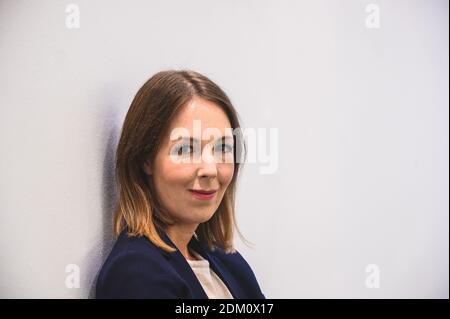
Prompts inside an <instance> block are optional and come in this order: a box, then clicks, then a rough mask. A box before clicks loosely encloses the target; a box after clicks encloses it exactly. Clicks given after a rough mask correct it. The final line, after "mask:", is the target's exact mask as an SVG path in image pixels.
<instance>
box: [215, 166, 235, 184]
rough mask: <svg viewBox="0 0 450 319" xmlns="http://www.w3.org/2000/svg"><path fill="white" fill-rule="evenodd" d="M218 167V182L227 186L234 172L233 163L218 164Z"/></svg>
mask: <svg viewBox="0 0 450 319" xmlns="http://www.w3.org/2000/svg"><path fill="white" fill-rule="evenodd" d="M219 165H220V166H219V167H218V170H219V172H218V173H219V182H220V183H221V184H222V185H223V186H224V187H227V186H228V185H229V184H230V182H231V180H232V179H233V174H234V165H233V164H219Z"/></svg>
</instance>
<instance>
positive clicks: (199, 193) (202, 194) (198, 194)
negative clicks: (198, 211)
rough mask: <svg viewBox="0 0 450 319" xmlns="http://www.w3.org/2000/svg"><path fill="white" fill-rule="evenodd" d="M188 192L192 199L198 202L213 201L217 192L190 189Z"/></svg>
mask: <svg viewBox="0 0 450 319" xmlns="http://www.w3.org/2000/svg"><path fill="white" fill-rule="evenodd" d="M189 191H190V192H191V194H192V196H193V197H194V198H196V199H200V200H209V199H213V198H214V197H215V196H216V193H217V190H203V189H190V190H189Z"/></svg>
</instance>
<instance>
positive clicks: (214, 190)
mask: <svg viewBox="0 0 450 319" xmlns="http://www.w3.org/2000/svg"><path fill="white" fill-rule="evenodd" d="M190 191H191V192H195V193H199V194H206V195H210V194H214V193H215V192H217V189H211V190H203V189H190Z"/></svg>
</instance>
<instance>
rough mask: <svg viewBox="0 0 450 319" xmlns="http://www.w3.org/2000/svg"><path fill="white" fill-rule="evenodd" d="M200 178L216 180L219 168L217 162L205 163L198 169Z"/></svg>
mask: <svg viewBox="0 0 450 319" xmlns="http://www.w3.org/2000/svg"><path fill="white" fill-rule="evenodd" d="M198 176H199V177H206V178H214V177H216V176H217V166H216V163H215V162H211V163H207V162H203V163H202V164H201V166H200V168H199V169H198Z"/></svg>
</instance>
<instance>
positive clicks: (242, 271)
mask: <svg viewBox="0 0 450 319" xmlns="http://www.w3.org/2000/svg"><path fill="white" fill-rule="evenodd" d="M210 255H211V256H213V257H214V258H215V259H216V260H218V261H219V262H220V263H221V264H222V265H223V266H224V268H226V269H227V270H228V271H229V272H230V273H231V275H232V276H233V277H234V279H236V282H238V283H240V284H241V285H242V288H243V289H244V290H246V295H247V298H265V295H264V294H263V292H262V291H261V288H260V286H259V284H258V280H257V278H256V276H255V273H254V272H253V270H252V268H251V267H250V265H249V264H248V262H247V261H246V260H245V258H244V257H243V256H242V255H241V253H240V252H239V251H237V250H236V251H235V252H233V253H226V252H225V251H224V250H222V249H220V248H217V249H215V250H214V251H210Z"/></svg>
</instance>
